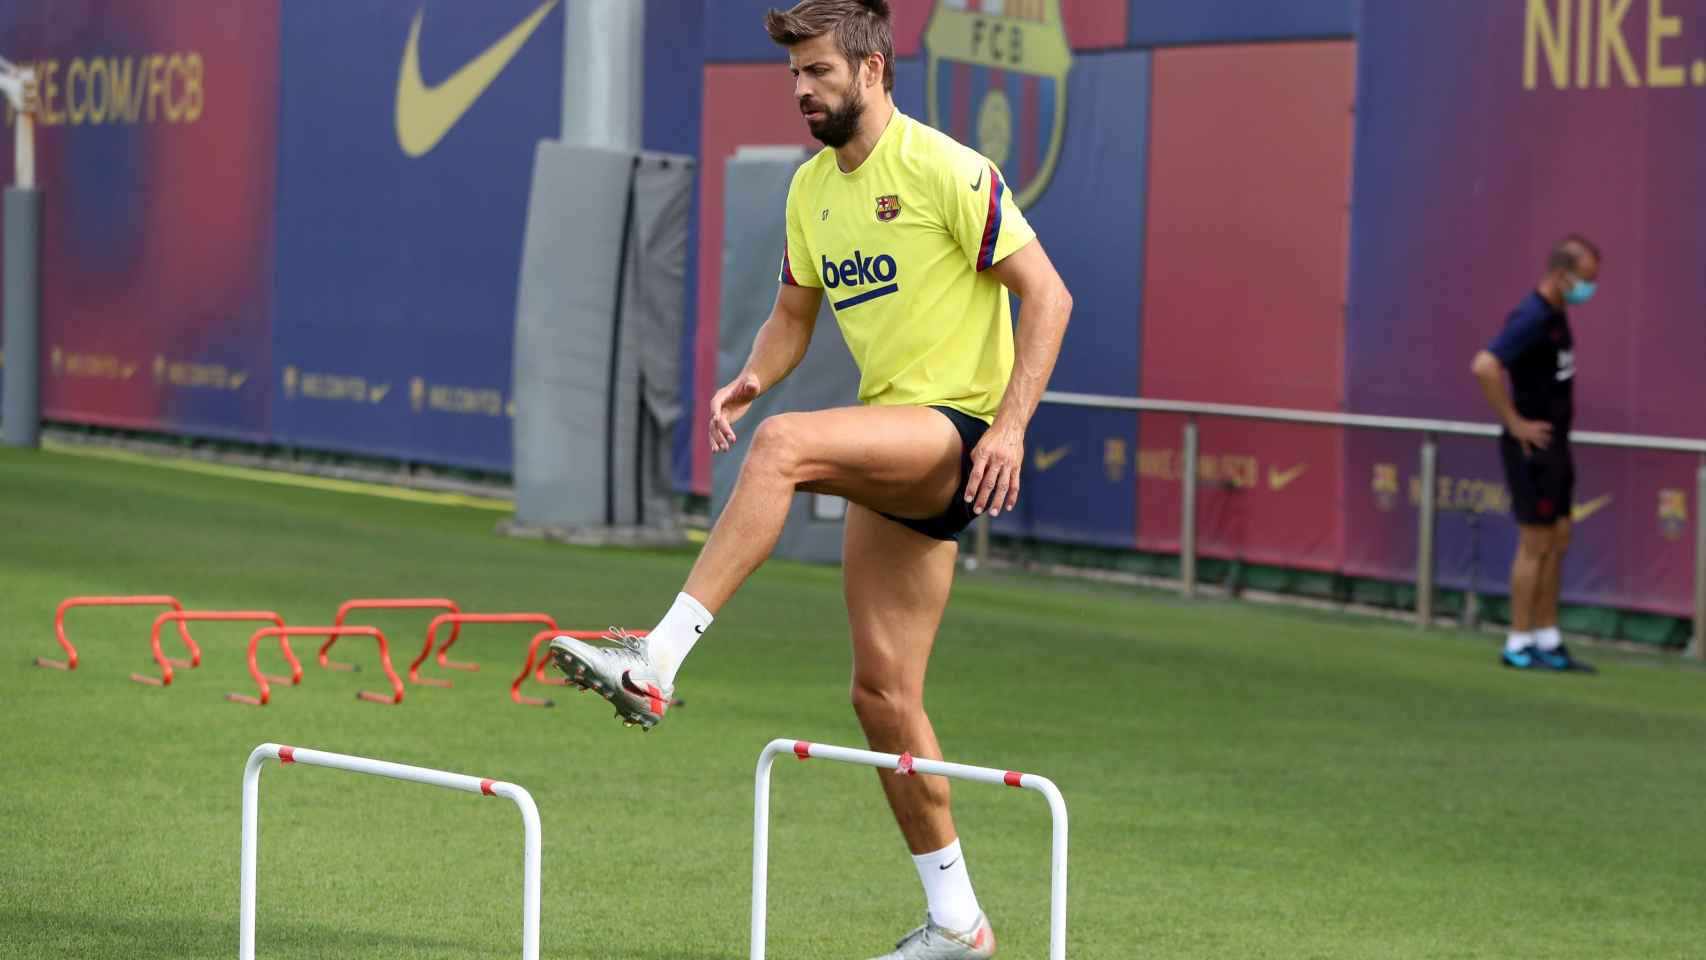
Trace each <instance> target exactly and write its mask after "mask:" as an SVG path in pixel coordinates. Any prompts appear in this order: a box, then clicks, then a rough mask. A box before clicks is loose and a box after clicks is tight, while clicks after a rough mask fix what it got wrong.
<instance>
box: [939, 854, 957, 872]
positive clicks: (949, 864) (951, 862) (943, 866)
mask: <svg viewBox="0 0 1706 960" xmlns="http://www.w3.org/2000/svg"><path fill="white" fill-rule="evenodd" d="M959 862H960V858H959V857H955V858H954V859H952V860H949V861H948V862H947V863H939V864H937V865H936V869H938V870H946V869H948V868H949V867H952V866H953V865H954V864H956V863H959Z"/></svg>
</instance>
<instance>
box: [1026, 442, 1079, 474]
mask: <svg viewBox="0 0 1706 960" xmlns="http://www.w3.org/2000/svg"><path fill="white" fill-rule="evenodd" d="M1071 452H1072V444H1070V443H1069V444H1067V445H1066V446H1064V447H1061V448H1060V449H1058V450H1049V451H1043V450H1038V451H1037V453H1036V456H1034V457H1032V458H1031V462H1032V463H1033V464H1034V465H1035V466H1036V468H1037V472H1039V473H1040V472H1042V471H1044V470H1048V469H1049V468H1051V467H1053V466H1054V465H1055V464H1057V463H1059V462H1060V461H1061V458H1063V457H1065V456H1066V455H1067V454H1069V453H1071Z"/></svg>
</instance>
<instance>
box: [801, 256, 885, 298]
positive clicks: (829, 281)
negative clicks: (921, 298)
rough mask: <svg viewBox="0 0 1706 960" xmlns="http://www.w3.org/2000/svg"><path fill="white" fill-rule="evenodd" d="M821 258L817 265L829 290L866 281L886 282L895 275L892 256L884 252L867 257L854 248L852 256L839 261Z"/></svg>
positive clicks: (853, 285)
mask: <svg viewBox="0 0 1706 960" xmlns="http://www.w3.org/2000/svg"><path fill="white" fill-rule="evenodd" d="M822 259H823V263H821V264H820V265H819V266H820V268H821V269H822V271H823V285H824V286H826V287H828V288H830V289H831V290H833V289H835V288H836V287H857V286H862V285H864V284H867V283H888V282H889V281H891V280H893V279H894V275H895V269H896V268H895V265H894V258H893V257H891V256H889V255H888V254H886V253H883V254H878V255H877V256H875V257H867V256H864V255H862V254H861V253H860V252H859V251H858V250H855V251H853V256H851V257H848V258H847V259H846V260H843V261H841V262H840V263H830V262H829V258H828V257H823V258H822Z"/></svg>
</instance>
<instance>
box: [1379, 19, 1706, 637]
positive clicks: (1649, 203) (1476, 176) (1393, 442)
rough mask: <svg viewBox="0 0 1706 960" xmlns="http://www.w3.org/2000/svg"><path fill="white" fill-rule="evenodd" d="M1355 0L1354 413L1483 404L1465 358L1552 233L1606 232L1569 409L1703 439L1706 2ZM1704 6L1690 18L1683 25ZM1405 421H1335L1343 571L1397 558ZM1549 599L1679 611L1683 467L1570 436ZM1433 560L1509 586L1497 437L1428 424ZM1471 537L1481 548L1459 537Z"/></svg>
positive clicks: (1465, 412)
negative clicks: (1432, 430)
mask: <svg viewBox="0 0 1706 960" xmlns="http://www.w3.org/2000/svg"><path fill="white" fill-rule="evenodd" d="M1582 12H1583V7H1582V6H1581V5H1579V4H1572V3H1568V2H1562V0H1532V2H1529V3H1524V4H1517V3H1511V4H1487V3H1481V2H1478V0H1438V2H1433V3H1427V4H1370V5H1369V6H1368V7H1367V8H1366V9H1365V11H1364V20H1363V23H1362V37H1361V49H1362V55H1361V57H1360V63H1361V67H1360V74H1359V79H1358V99H1359V109H1358V116H1359V117H1360V124H1361V127H1360V130H1359V135H1358V138H1357V152H1356V171H1357V173H1356V184H1357V186H1356V202H1355V217H1354V228H1353V231H1352V238H1353V241H1354V246H1353V250H1354V255H1353V256H1352V275H1351V319H1350V328H1349V332H1348V337H1347V341H1346V342H1347V348H1346V387H1347V399H1348V401H1349V405H1350V406H1351V408H1352V409H1355V410H1357V411H1359V412H1366V413H1390V414H1399V415H1409V416H1427V417H1441V418H1453V419H1472V420H1482V421H1486V420H1490V419H1491V413H1490V411H1489V410H1488V409H1487V407H1486V404H1485V402H1484V401H1483V400H1482V399H1481V395H1480V391H1479V389H1478V388H1477V386H1476V383H1475V381H1474V379H1473V378H1472V377H1471V376H1470V375H1469V372H1468V370H1469V361H1470V358H1471V357H1472V356H1473V355H1474V354H1475V352H1476V351H1477V350H1479V349H1481V348H1483V347H1485V346H1486V345H1487V343H1488V341H1490V340H1491V339H1492V338H1493V336H1494V334H1495V333H1497V332H1498V330H1499V328H1500V326H1501V325H1502V323H1503V321H1504V317H1505V315H1506V314H1507V313H1508V312H1509V311H1510V310H1511V308H1512V307H1513V306H1515V304H1516V303H1517V301H1518V300H1520V299H1521V298H1522V297H1524V296H1525V295H1527V293H1528V292H1529V291H1530V290H1532V289H1533V288H1534V285H1535V284H1536V282H1537V281H1538V280H1539V278H1540V275H1541V273H1542V272H1543V270H1544V268H1545V258H1546V254H1547V252H1548V250H1549V249H1550V247H1551V246H1552V245H1553V244H1554V243H1556V242H1557V240H1558V239H1559V238H1561V237H1562V236H1564V235H1565V234H1567V233H1571V232H1580V233H1583V234H1586V235H1587V236H1588V237H1590V238H1592V239H1593V240H1594V241H1596V242H1597V243H1598V244H1599V245H1600V246H1601V247H1602V248H1603V249H1604V251H1605V258H1604V264H1603V270H1602V273H1601V275H1600V283H1599V286H1600V291H1599V294H1598V296H1597V297H1596V298H1595V299H1594V301H1593V302H1592V303H1590V304H1588V305H1586V306H1583V307H1580V308H1573V309H1572V310H1571V311H1570V314H1571V326H1572V328H1573V331H1574V334H1575V339H1576V355H1577V370H1578V374H1577V378H1576V382H1575V389H1576V411H1577V416H1576V427H1577V428H1578V429H1583V430H1608V431H1617V432H1629V433H1644V434H1669V435H1675V436H1696V437H1697V436H1700V434H1701V429H1702V424H1703V421H1702V418H1701V416H1700V410H1701V409H1702V407H1703V403H1706V401H1703V399H1702V393H1701V384H1702V380H1701V377H1700V372H1699V371H1700V363H1699V360H1700V358H1701V357H1702V356H1706V325H1702V324H1701V323H1700V322H1699V305H1700V303H1701V302H1702V301H1706V270H1702V269H1701V266H1700V265H1701V264H1702V263H1706V234H1702V233H1701V231H1700V230H1698V229H1697V228H1696V226H1695V225H1694V223H1693V222H1692V220H1691V218H1689V217H1687V216H1679V215H1677V211H1688V210H1699V209H1703V208H1706V181H1703V180H1702V178H1701V176H1700V171H1701V170H1702V169H1703V168H1706V139H1702V138H1701V136H1700V135H1699V132H1700V124H1699V122H1698V121H1699V116H1700V112H1701V109H1702V108H1703V107H1706V19H1701V18H1702V14H1701V12H1700V9H1699V7H1698V6H1697V5H1696V6H1684V5H1681V4H1676V3H1670V4H1662V3H1652V4H1604V5H1597V6H1596V5H1589V6H1588V7H1587V8H1586V12H1587V13H1588V15H1587V16H1579V15H1578V14H1580V13H1582ZM1697 20H1699V22H1696V21H1697ZM1414 446H1415V444H1414V441H1400V440H1398V439H1396V438H1392V437H1384V436H1380V435H1378V434H1372V433H1357V434H1353V435H1352V436H1351V439H1350V441H1349V443H1348V445H1347V451H1346V485H1345V491H1346V497H1345V500H1346V502H1345V510H1346V518H1347V524H1348V525H1347V532H1348V534H1349V536H1348V537H1347V544H1348V549H1347V555H1346V569H1347V571H1348V572H1351V573H1354V574H1359V575H1367V576H1378V577H1390V578H1393V579H1399V578H1405V577H1408V576H1410V575H1411V574H1412V573H1413V571H1412V570H1411V569H1410V568H1411V567H1412V566H1413V560H1412V559H1411V558H1412V557H1413V555H1414V554H1413V550H1411V549H1408V548H1409V547H1413V538H1414V534H1413V532H1410V531H1413V529H1414V526H1415V515H1414V505H1415V504H1416V503H1419V500H1420V497H1421V496H1423V495H1425V494H1424V492H1423V491H1421V490H1420V489H1419V488H1414V489H1413V484H1415V477H1416V470H1415V453H1414V450H1413V447H1414ZM1576 456H1577V477H1578V485H1577V490H1576V503H1575V504H1574V511H1573V512H1574V515H1575V517H1576V525H1575V526H1576V532H1575V546H1574V548H1573V549H1572V551H1571V553H1570V558H1569V561H1568V563H1567V564H1566V567H1565V598H1566V599H1567V600H1572V601H1577V602H1590V603H1610V604H1616V605H1620V606H1629V607H1636V608H1643V609H1649V610H1654V611H1658V612H1666V613H1677V614H1680V613H1683V612H1685V611H1686V610H1687V609H1688V606H1689V600H1688V595H1687V579H1688V577H1687V572H1688V571H1689V570H1690V569H1691V568H1692V559H1691V556H1690V551H1691V545H1690V543H1689V542H1688V538H1687V535H1686V529H1687V528H1688V526H1689V525H1690V524H1691V523H1692V517H1693V513H1694V511H1697V510H1699V509H1700V505H1699V504H1697V503H1691V502H1690V501H1691V499H1692V493H1691V492H1690V491H1691V489H1692V483H1691V480H1692V476H1693V469H1694V463H1693V461H1692V459H1691V458H1688V457H1683V456H1675V455H1670V456H1667V455H1660V454H1623V453H1615V452H1609V451H1594V450H1590V449H1588V448H1584V447H1577V448H1576ZM1439 470H1440V475H1441V477H1440V483H1439V485H1438V488H1437V489H1436V490H1434V491H1432V494H1431V495H1432V496H1434V497H1435V499H1436V501H1437V502H1438V503H1439V504H1440V505H1441V506H1442V507H1443V508H1445V509H1446V510H1448V511H1451V512H1453V513H1454V514H1465V513H1469V514H1471V515H1472V514H1473V511H1476V510H1479V511H1481V513H1482V514H1483V515H1484V516H1485V521H1484V522H1482V521H1478V522H1477V523H1476V524H1475V525H1473V526H1471V525H1470V524H1469V523H1468V522H1467V521H1466V520H1463V519H1461V518H1459V519H1447V520H1445V521H1443V522H1442V525H1441V529H1440V535H1439V536H1440V540H1439V543H1440V551H1441V569H1440V571H1439V573H1440V580H1441V582H1442V583H1444V584H1446V585H1450V586H1461V585H1463V584H1465V583H1466V582H1467V581H1468V578H1469V577H1470V576H1471V575H1472V574H1473V575H1474V576H1475V577H1476V578H1477V580H1478V582H1479V583H1481V584H1488V583H1491V584H1494V585H1500V586H1502V584H1503V582H1504V580H1505V573H1506V569H1507V566H1508V563H1509V559H1510V543H1511V537H1512V536H1513V535H1514V534H1513V526H1512V523H1511V521H1510V518H1509V506H1508V493H1507V492H1506V491H1504V489H1503V483H1502V478H1501V476H1500V468H1499V465H1498V456H1497V452H1496V448H1495V447H1494V445H1493V443H1492V441H1482V442H1473V443H1471V442H1463V443H1452V444H1444V445H1442V447H1441V452H1440V468H1439ZM1472 554H1473V562H1471V555H1472Z"/></svg>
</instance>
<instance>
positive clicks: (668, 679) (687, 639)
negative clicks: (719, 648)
mask: <svg viewBox="0 0 1706 960" xmlns="http://www.w3.org/2000/svg"><path fill="white" fill-rule="evenodd" d="M712 619H713V618H712V616H711V612H710V611H709V610H706V609H705V608H704V607H703V606H701V605H700V603H699V601H697V600H695V599H693V598H692V597H690V596H688V595H687V594H685V593H678V594H676V595H675V602H674V603H673V604H671V605H670V607H669V612H668V613H666V614H664V615H663V619H662V620H659V621H658V625H657V626H655V627H653V628H652V632H651V633H649V634H647V635H646V654H647V655H648V656H650V657H651V658H652V666H654V667H657V671H658V679H659V680H661V681H663V685H664V686H666V687H669V686H674V685H675V674H676V671H678V670H680V669H681V662H682V661H683V660H686V659H687V655H688V654H689V653H692V652H693V645H694V644H695V643H698V642H699V638H700V637H702V636H704V635H705V631H706V630H709V629H711V620H712Z"/></svg>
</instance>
